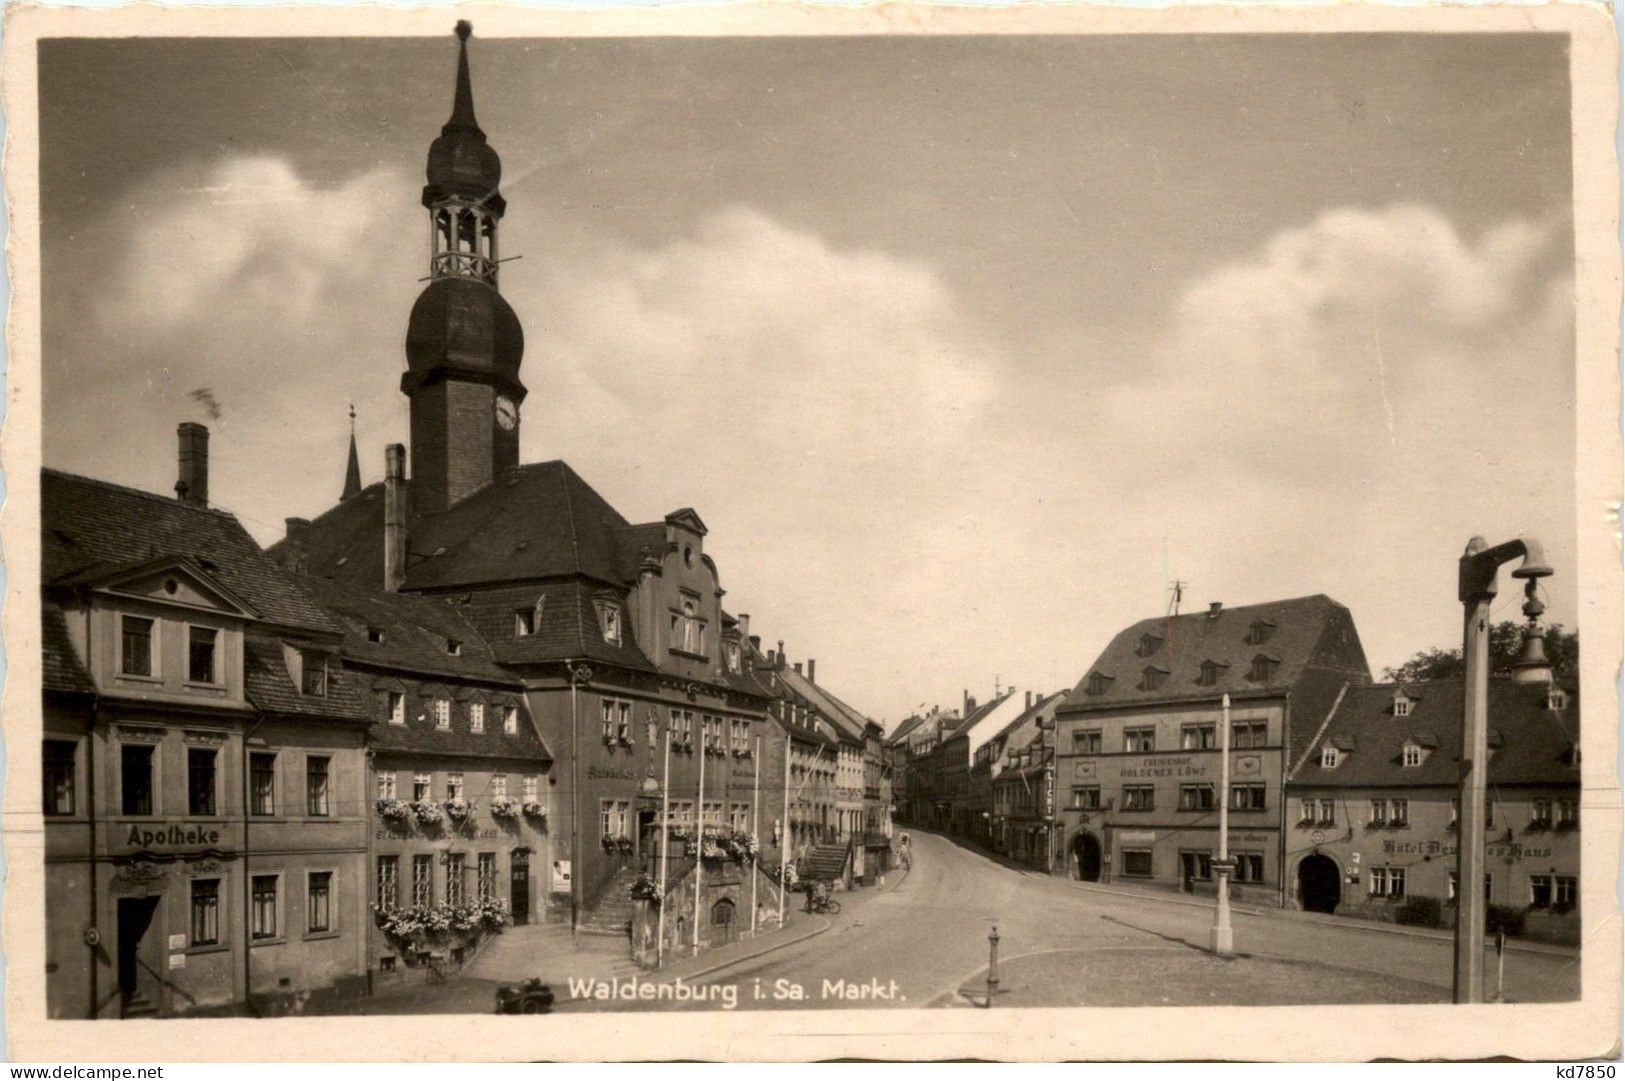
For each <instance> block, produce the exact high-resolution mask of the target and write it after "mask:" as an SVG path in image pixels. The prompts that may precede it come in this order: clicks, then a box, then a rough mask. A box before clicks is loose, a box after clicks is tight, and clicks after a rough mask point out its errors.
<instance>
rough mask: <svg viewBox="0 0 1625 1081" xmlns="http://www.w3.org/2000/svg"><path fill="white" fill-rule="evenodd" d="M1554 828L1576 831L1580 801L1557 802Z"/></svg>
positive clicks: (1578, 823)
mask: <svg viewBox="0 0 1625 1081" xmlns="http://www.w3.org/2000/svg"><path fill="white" fill-rule="evenodd" d="M1556 826H1557V828H1558V829H1560V830H1572V829H1578V828H1579V826H1580V801H1579V800H1575V799H1560V800H1558V801H1557V819H1556Z"/></svg>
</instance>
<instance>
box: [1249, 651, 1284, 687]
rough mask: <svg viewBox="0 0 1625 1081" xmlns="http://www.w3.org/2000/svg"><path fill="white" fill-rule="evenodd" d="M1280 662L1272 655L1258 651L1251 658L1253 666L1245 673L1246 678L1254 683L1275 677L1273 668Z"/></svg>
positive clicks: (1265, 681)
mask: <svg viewBox="0 0 1625 1081" xmlns="http://www.w3.org/2000/svg"><path fill="white" fill-rule="evenodd" d="M1280 663H1281V662H1280V661H1278V660H1276V659H1275V658H1274V657H1270V656H1266V655H1265V654H1262V653H1260V654H1259V655H1258V656H1256V657H1254V658H1253V666H1252V669H1251V670H1250V671H1249V672H1248V673H1247V678H1248V679H1250V680H1252V681H1253V682H1255V683H1268V682H1269V681H1270V680H1272V679H1274V678H1275V669H1276V667H1277V666H1278V665H1279V664H1280Z"/></svg>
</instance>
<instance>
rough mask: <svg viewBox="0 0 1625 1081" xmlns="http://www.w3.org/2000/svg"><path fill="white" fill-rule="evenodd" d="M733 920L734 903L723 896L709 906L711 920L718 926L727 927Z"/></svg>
mask: <svg viewBox="0 0 1625 1081" xmlns="http://www.w3.org/2000/svg"><path fill="white" fill-rule="evenodd" d="M733 921H734V903H733V902H732V901H730V900H729V899H728V898H726V897H724V898H722V899H721V900H720V901H718V902H717V903H716V904H714V905H712V906H711V922H712V923H713V924H715V925H716V926H718V927H727V926H729V925H730V924H732V923H733Z"/></svg>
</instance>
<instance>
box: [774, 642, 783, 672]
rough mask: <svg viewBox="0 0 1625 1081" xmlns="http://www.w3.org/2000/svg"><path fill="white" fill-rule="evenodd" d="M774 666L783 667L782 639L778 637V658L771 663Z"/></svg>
mask: <svg viewBox="0 0 1625 1081" xmlns="http://www.w3.org/2000/svg"><path fill="white" fill-rule="evenodd" d="M773 667H775V668H783V667H784V639H782V638H780V639H779V659H778V660H777V661H775V662H774V663H773Z"/></svg>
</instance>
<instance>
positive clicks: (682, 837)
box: [666, 826, 694, 841]
mask: <svg viewBox="0 0 1625 1081" xmlns="http://www.w3.org/2000/svg"><path fill="white" fill-rule="evenodd" d="M666 833H667V834H668V835H670V837H671V839H672V840H674V841H692V840H693V839H694V831H693V830H691V829H689V828H688V827H687V826H668V827H666Z"/></svg>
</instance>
